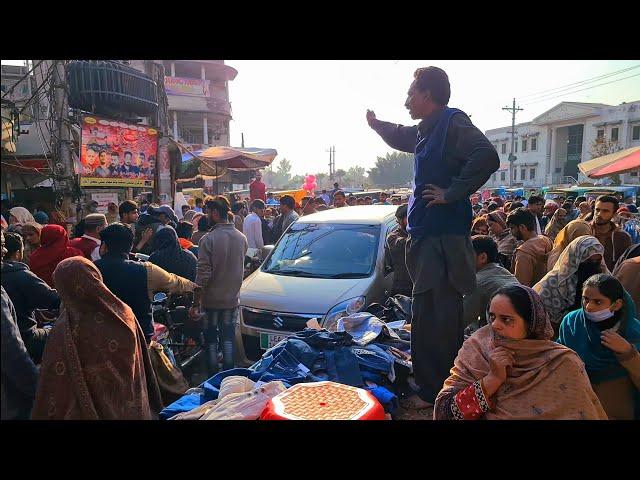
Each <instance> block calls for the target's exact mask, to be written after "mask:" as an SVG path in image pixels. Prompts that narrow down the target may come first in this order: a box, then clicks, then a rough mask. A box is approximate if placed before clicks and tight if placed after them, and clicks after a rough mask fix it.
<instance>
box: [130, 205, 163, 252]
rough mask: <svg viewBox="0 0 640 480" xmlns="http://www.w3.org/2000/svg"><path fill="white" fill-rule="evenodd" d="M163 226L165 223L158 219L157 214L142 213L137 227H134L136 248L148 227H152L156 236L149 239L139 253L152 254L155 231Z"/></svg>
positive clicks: (134, 245)
mask: <svg viewBox="0 0 640 480" xmlns="http://www.w3.org/2000/svg"><path fill="white" fill-rule="evenodd" d="M162 226H163V224H162V222H160V221H159V220H158V217H157V216H154V215H150V214H148V213H143V214H142V215H140V218H138V223H136V225H135V228H134V241H133V247H134V249H135V247H136V245H138V242H140V238H141V237H142V233H143V232H144V231H145V230H146V229H147V228H151V230H153V233H154V236H153V237H151V238H150V239H149V241H148V242H147V243H145V244H144V247H142V250H140V252H139V253H143V254H145V255H151V254H152V253H153V250H154V240H155V238H154V237H155V233H156V232H157V231H158V228H160V227H162Z"/></svg>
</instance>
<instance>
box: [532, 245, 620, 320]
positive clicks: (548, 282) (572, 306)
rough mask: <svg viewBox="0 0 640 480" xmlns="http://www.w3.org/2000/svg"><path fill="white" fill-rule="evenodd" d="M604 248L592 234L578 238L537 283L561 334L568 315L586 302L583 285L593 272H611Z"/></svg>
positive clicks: (535, 288) (538, 289)
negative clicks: (604, 256) (561, 324)
mask: <svg viewBox="0 0 640 480" xmlns="http://www.w3.org/2000/svg"><path fill="white" fill-rule="evenodd" d="M603 254H604V247H603V246H602V244H601V243H600V242H599V241H598V239H597V238H595V237H592V236H591V235H585V236H583V237H578V238H576V239H575V240H574V241H573V242H571V243H570V244H569V245H568V246H567V248H566V249H565V251H564V252H562V255H560V258H559V259H558V261H557V262H556V264H555V265H554V267H553V269H552V270H551V271H549V272H548V273H547V274H546V275H545V276H544V277H542V279H541V280H540V281H539V282H538V283H536V284H535V285H534V286H533V289H534V290H535V291H536V292H538V294H539V295H540V297H541V298H542V302H543V303H544V307H545V309H546V310H547V313H548V315H549V319H550V320H551V324H552V325H553V328H554V330H555V332H556V333H557V331H558V327H559V326H560V322H562V319H563V318H564V316H565V315H566V314H567V313H569V312H571V311H573V310H576V309H577V308H580V305H581V304H582V284H583V283H584V281H585V280H586V279H587V278H589V277H590V276H591V275H595V274H596V273H609V271H608V270H607V266H606V265H605V264H604V261H603Z"/></svg>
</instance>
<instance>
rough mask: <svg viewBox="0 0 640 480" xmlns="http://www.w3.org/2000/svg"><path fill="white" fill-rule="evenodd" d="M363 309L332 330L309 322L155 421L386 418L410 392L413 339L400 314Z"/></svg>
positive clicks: (206, 384) (376, 307)
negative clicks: (408, 382)
mask: <svg viewBox="0 0 640 480" xmlns="http://www.w3.org/2000/svg"><path fill="white" fill-rule="evenodd" d="M399 297H400V296H399ZM369 310H371V312H376V313H375V314H374V313H369V312H360V313H356V314H352V315H350V316H347V317H342V318H341V319H340V320H339V321H338V323H337V325H336V326H335V328H333V329H332V330H331V331H329V330H326V329H323V328H321V326H320V325H319V324H318V322H317V321H315V319H312V320H310V321H309V322H308V323H307V328H305V329H304V330H302V331H298V332H295V333H291V334H290V335H288V336H287V337H285V338H284V339H282V340H281V341H280V342H278V343H277V344H276V345H275V346H273V347H272V348H270V349H268V350H267V351H266V352H265V353H264V354H263V355H262V357H261V358H260V359H259V360H258V361H257V362H256V363H254V364H253V365H252V366H251V367H249V368H233V369H230V370H225V371H222V372H220V373H217V374H216V375H214V376H213V377H211V378H209V379H208V380H206V381H205V382H203V383H202V384H200V385H199V386H198V387H196V388H192V389H189V390H188V391H187V392H186V393H185V394H184V395H183V396H182V397H181V398H180V399H178V400H177V401H175V402H174V403H172V404H171V405H169V406H167V407H166V408H165V409H164V410H163V411H162V412H161V414H160V417H161V419H172V420H230V419H233V420H257V419H262V420H265V419H308V420H322V419H328V420H372V419H382V418H385V417H384V413H385V412H386V413H387V414H390V413H393V412H394V411H395V410H396V408H398V404H399V397H402V396H404V395H406V394H407V393H408V390H409V388H408V386H407V378H408V376H409V375H410V374H411V368H412V364H411V352H410V349H411V339H410V336H411V334H410V329H409V328H407V327H408V326H407V325H406V320H397V318H400V317H399V316H400V315H401V312H400V311H399V310H393V312H395V313H392V312H390V311H388V309H386V308H384V307H382V306H380V305H377V304H372V305H370V306H369ZM376 315H380V317H377V316H376ZM249 399H250V400H251V401H249ZM386 418H390V417H388V416H387V417H386Z"/></svg>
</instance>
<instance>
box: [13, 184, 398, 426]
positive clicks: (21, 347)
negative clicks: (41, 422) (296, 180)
mask: <svg viewBox="0 0 640 480" xmlns="http://www.w3.org/2000/svg"><path fill="white" fill-rule="evenodd" d="M256 182H260V178H259V177H258V178H257V179H256ZM256 182H254V183H256ZM253 187H254V186H252V192H253V193H255V194H256V195H257V197H258V198H254V199H251V200H250V202H247V201H242V200H240V199H239V198H234V197H232V198H231V201H230V200H229V199H228V198H227V197H224V196H216V197H206V198H197V199H195V201H194V202H192V203H193V205H188V206H185V208H182V210H181V213H182V219H181V220H179V219H178V217H177V215H176V213H175V211H174V210H173V208H172V207H171V206H169V205H156V204H152V203H148V201H147V200H146V199H142V201H141V202H140V203H138V202H136V201H134V200H125V201H123V202H122V203H121V204H120V205H115V204H113V203H110V204H109V205H108V209H107V212H106V213H105V214H103V213H98V211H97V210H98V204H97V202H95V201H90V202H88V203H87V204H86V205H85V206H84V208H83V212H84V215H83V217H82V218H81V220H80V221H79V222H78V223H77V224H75V225H73V226H72V228H71V226H69V225H68V224H67V223H66V222H60V223H61V224H57V223H49V216H48V215H47V214H46V213H45V212H43V211H36V212H35V213H34V214H32V213H31V212H30V211H29V210H28V209H26V208H24V207H21V206H16V207H13V208H10V209H9V210H8V211H7V212H5V214H6V216H7V218H8V221H6V222H5V221H4V215H3V217H2V219H3V228H2V231H3V233H2V248H3V256H2V312H3V313H2V325H3V327H2V328H3V330H2V341H3V362H2V365H3V366H2V392H3V393H2V395H3V402H2V404H3V406H2V418H3V419H4V418H15V419H20V418H29V416H31V417H32V418H50V419H61V418H65V419H72V418H75V419H78V418H87V419H89V418H101V419H109V418H151V417H154V416H155V415H156V414H157V413H158V412H159V410H158V408H156V407H158V406H159V405H160V404H159V403H158V392H157V389H158V385H157V382H156V381H155V373H154V372H153V369H151V368H150V365H151V364H150V363H149V352H148V351H147V350H148V348H147V347H149V348H151V347H152V346H153V347H157V345H154V341H153V338H154V335H155V333H156V332H155V329H156V326H155V325H154V323H153V320H152V315H151V303H152V299H153V295H154V294H155V293H157V292H166V293H168V294H183V293H187V292H193V293H194V307H193V308H192V311H191V312H190V313H191V315H192V316H193V317H194V318H200V319H201V320H202V327H203V331H204V334H205V339H206V341H207V342H208V343H209V344H210V345H214V347H215V348H213V349H212V351H211V352H210V356H211V361H210V365H212V369H211V371H210V372H208V373H215V371H216V370H217V368H218V359H219V355H221V356H222V366H223V368H232V367H233V366H234V364H233V362H234V339H235V328H236V326H235V318H236V310H237V306H238V296H239V290H240V286H241V283H242V280H243V273H244V261H245V255H246V252H247V249H248V248H257V249H260V248H262V247H264V246H265V245H268V244H272V243H275V242H276V241H277V240H278V238H279V237H280V236H281V235H282V233H283V232H284V231H286V229H287V228H288V227H289V226H290V225H291V224H292V223H293V222H295V221H296V220H297V219H298V218H299V217H300V216H304V215H310V214H313V213H316V212H318V211H322V210H326V209H327V208H338V207H341V206H347V205H348V204H347V202H346V195H345V194H344V193H343V192H342V191H341V190H339V188H338V185H337V184H336V186H335V187H336V189H335V191H332V192H331V193H330V196H329V203H330V204H331V205H329V206H328V205H327V202H326V201H325V198H324V197H323V196H320V195H319V196H317V197H312V196H307V197H304V198H303V199H302V202H301V203H297V202H295V200H294V198H293V197H292V196H290V195H284V196H282V197H280V198H277V200H275V201H273V194H267V193H266V190H265V189H264V188H262V189H260V188H253ZM268 197H270V198H271V199H272V200H270V199H269V198H268ZM387 198H388V195H383V196H382V197H381V198H380V203H381V204H383V203H384V204H387V203H388V201H387ZM248 210H250V212H249V211H248ZM114 212H115V215H114ZM405 216H406V214H405ZM405 222H406V219H405ZM70 237H71V238H70ZM136 254H142V256H139V255H136ZM147 258H148V260H147V261H142V260H143V259H147ZM396 283H398V282H396ZM399 285H400V287H398V289H397V291H398V292H402V293H405V294H410V287H407V284H406V280H405V283H404V284H399ZM88 313H90V315H87V314H88ZM51 316H53V318H57V319H56V320H55V322H53V327H52V326H51V323H52V322H50V320H51ZM81 320H82V321H81ZM132 322H133V323H132ZM123 329H124V330H123ZM98 331H99V332H100V334H99V335H95V336H94V335H93V333H96V332H98ZM126 332H128V333H126ZM105 335H106V337H105ZM141 341H143V342H142V343H141ZM105 342H106V343H105ZM48 345H51V346H49V347H47V348H46V350H47V354H46V355H45V346H48ZM5 346H6V347H7V348H6V349H5V348H4V347H5ZM5 360H6V361H5ZM129 362H134V364H133V365H131V364H130V363H129ZM108 365H111V367H107V366H108ZM132 366H133V367H134V369H133V370H131V367H132ZM109 368H111V369H112V370H113V371H109ZM78 369H80V371H78ZM61 371H64V372H65V373H60V372H61ZM65 375H69V376H68V377H67V376H65ZM119 375H121V380H122V381H120V380H119V382H120V383H118V384H117V385H116V384H114V383H113V382H115V380H116V378H118V376H119ZM59 377H61V378H59ZM83 377H84V380H83ZM109 385H110V386H109ZM105 388H107V389H108V390H109V392H108V394H109V395H110V397H109V398H105V394H106V393H107V392H105V390H104V389H105ZM74 389H76V391H75V393H76V394H77V395H81V396H83V397H84V398H85V400H86V402H87V404H86V405H75V404H71V403H73V402H72V401H71V397H69V395H70V393H71V391H72V390H74ZM119 395H120V396H119ZM131 395H134V397H131ZM5 399H6V402H5ZM133 401H135V402H137V403H136V405H135V408H133V407H130V406H127V405H129V404H130V402H133ZM141 401H142V402H143V403H144V402H148V404H146V403H145V405H141V404H140V402H141ZM34 402H35V403H34ZM70 402H71V403H70ZM154 402H155V403H154ZM32 408H33V410H32ZM150 412H155V413H150Z"/></svg>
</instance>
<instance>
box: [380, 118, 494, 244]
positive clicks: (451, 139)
mask: <svg viewBox="0 0 640 480" xmlns="http://www.w3.org/2000/svg"><path fill="white" fill-rule="evenodd" d="M374 129H375V131H376V132H377V133H378V134H379V135H380V136H381V137H382V139H383V140H384V141H385V142H386V143H387V144H388V145H389V146H390V147H392V148H395V149H396V150H400V151H403V152H407V153H413V154H415V155H416V160H415V165H414V170H415V179H414V180H415V192H414V197H415V199H414V201H413V202H412V203H411V207H410V208H409V212H410V213H409V228H408V230H409V233H410V234H411V236H412V237H416V238H420V237H423V236H429V235H443V234H460V235H468V232H469V231H470V230H471V204H470V202H469V195H471V194H473V193H474V192H476V191H477V190H478V188H480V187H481V186H482V185H483V184H484V183H485V182H486V181H487V180H488V179H489V177H490V176H491V174H492V173H493V172H495V171H496V170H497V169H498V168H499V166H500V159H499V158H498V153H497V152H496V149H495V148H494V147H493V145H492V144H491V142H489V140H488V139H487V137H485V136H484V134H483V133H482V132H481V131H480V130H479V129H478V128H477V127H476V126H475V125H473V123H471V120H470V119H469V117H468V116H467V115H466V114H465V113H464V112H461V111H459V110H456V109H450V108H444V109H443V110H440V111H437V112H434V113H433V114H432V115H431V116H429V117H428V118H426V119H424V120H423V121H422V122H420V124H419V125H416V126H411V127H405V126H402V125H396V124H393V123H389V122H383V121H380V120H378V121H376V123H375V125H374ZM432 137H433V138H432ZM435 166H437V168H433V167H435ZM428 183H432V184H436V185H439V186H440V187H441V188H444V189H445V190H446V193H445V200H446V201H447V204H445V205H435V206H432V207H429V209H425V205H426V202H425V201H424V200H422V190H423V189H424V187H425V184H428ZM412 213H413V215H412Z"/></svg>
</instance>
